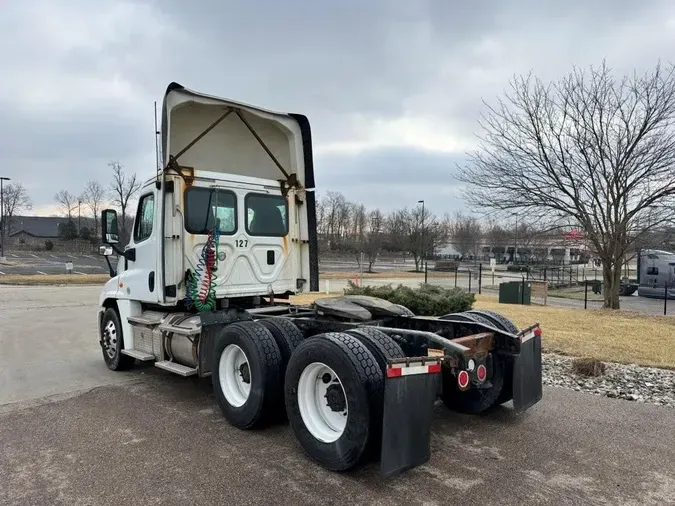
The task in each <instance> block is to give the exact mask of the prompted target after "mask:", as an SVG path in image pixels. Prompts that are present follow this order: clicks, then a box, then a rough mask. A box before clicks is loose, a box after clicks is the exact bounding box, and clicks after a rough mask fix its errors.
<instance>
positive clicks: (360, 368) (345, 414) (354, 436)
mask: <svg viewBox="0 0 675 506" xmlns="http://www.w3.org/2000/svg"><path fill="white" fill-rule="evenodd" d="M329 389H330V390H329ZM383 392H384V371H383V369H382V368H381V366H380V365H379V364H378V361H377V359H376V357H375V356H374V355H373V353H372V352H371V351H369V349H368V347H366V346H365V345H364V343H363V342H362V341H361V340H359V339H358V338H357V337H355V336H354V335H349V334H347V333H338V332H331V333H326V334H320V335H318V336H315V337H313V338H312V339H307V340H306V341H304V342H303V343H302V344H300V346H298V348H297V349H296V350H295V352H294V353H293V355H292V356H291V360H290V362H289V363H288V368H287V370H286V380H285V398H286V412H287V414H288V419H289V422H290V424H291V428H292V429H293V432H294V434H295V437H296V439H297V440H298V442H299V443H300V445H301V446H302V448H303V449H304V450H305V452H306V453H307V454H308V455H309V456H310V457H311V458H312V459H314V460H315V461H317V462H318V463H320V464H321V465H322V466H324V467H325V468H327V469H329V470H331V471H346V470H348V469H351V468H354V467H355V466H357V465H358V464H360V463H361V462H363V461H364V460H365V459H366V457H369V456H372V455H373V454H374V453H375V452H376V450H377V448H379V444H380V437H379V434H380V432H381V425H382V404H383V398H384V397H383Z"/></svg>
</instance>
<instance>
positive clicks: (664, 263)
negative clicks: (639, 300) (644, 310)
mask: <svg viewBox="0 0 675 506" xmlns="http://www.w3.org/2000/svg"><path fill="white" fill-rule="evenodd" d="M638 270H639V273H638V276H639V277H638V279H639V288H638V295H639V296H641V297H651V298H658V299H663V298H664V297H665V296H666V293H667V295H668V298H669V299H675V253H670V252H668V251H661V250H643V251H641V252H640V259H639V266H638Z"/></svg>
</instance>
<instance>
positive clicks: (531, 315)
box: [475, 296, 675, 368]
mask: <svg viewBox="0 0 675 506" xmlns="http://www.w3.org/2000/svg"><path fill="white" fill-rule="evenodd" d="M475 308H476V309H491V310H493V311H498V312H500V313H502V314H503V315H504V316H506V317H508V318H510V319H511V320H513V322H514V323H515V324H516V325H518V326H519V327H521V328H522V327H526V326H528V325H531V324H532V323H535V322H537V323H539V324H540V325H541V328H542V331H543V334H542V335H543V343H544V349H545V350H546V351H549V352H556V353H563V354H566V355H572V356H576V357H589V358H594V359H596V360H603V361H607V362H621V363H636V364H641V365H652V366H658V367H668V368H675V318H673V317H669V316H648V315H642V314H636V313H630V312H627V311H620V312H617V311H612V310H607V309H589V310H583V309H572V308H558V307H550V306H520V305H513V304H499V303H498V302H497V299H496V298H494V297H487V296H478V297H477V301H476V304H475Z"/></svg>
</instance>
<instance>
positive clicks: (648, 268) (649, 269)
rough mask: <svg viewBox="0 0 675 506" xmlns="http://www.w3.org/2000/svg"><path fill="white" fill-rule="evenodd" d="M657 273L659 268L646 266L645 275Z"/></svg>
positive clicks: (655, 274)
mask: <svg viewBox="0 0 675 506" xmlns="http://www.w3.org/2000/svg"><path fill="white" fill-rule="evenodd" d="M658 274H659V268H658V267H647V275H648V276H657V275H658Z"/></svg>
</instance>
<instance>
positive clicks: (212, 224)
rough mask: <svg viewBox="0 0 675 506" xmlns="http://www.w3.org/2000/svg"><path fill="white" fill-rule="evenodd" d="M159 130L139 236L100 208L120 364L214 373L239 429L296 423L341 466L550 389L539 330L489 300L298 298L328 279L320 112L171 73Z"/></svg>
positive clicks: (105, 316)
mask: <svg viewBox="0 0 675 506" xmlns="http://www.w3.org/2000/svg"><path fill="white" fill-rule="evenodd" d="M158 134H159V138H160V139H161V140H159V142H158V144H159V145H160V148H159V149H158V152H160V153H161V165H159V166H160V167H162V169H161V170H158V171H157V173H156V174H155V176H154V177H152V178H151V179H150V180H149V181H147V183H145V185H144V186H143V187H142V189H141V191H140V193H139V200H138V208H137V212H136V215H135V218H134V221H133V225H132V227H130V228H131V230H130V231H129V233H128V235H129V238H128V244H127V245H126V246H124V247H122V246H121V244H120V239H121V237H120V232H123V231H122V230H121V229H120V228H118V216H117V213H116V211H114V210H111V209H106V210H104V211H103V212H102V216H101V227H102V230H101V232H102V233H101V237H102V238H103V243H104V245H103V246H101V251H100V253H101V255H103V256H104V257H105V258H106V260H107V261H108V266H109V267H110V275H111V279H110V280H109V281H108V282H107V283H106V284H105V286H104V288H103V290H102V293H101V295H100V301H99V306H100V307H99V312H98V329H99V342H100V345H101V348H102V352H103V359H104V360H105V362H106V364H107V366H108V367H109V368H110V369H112V370H116V371H118V370H122V369H128V368H130V367H132V366H133V365H134V364H135V363H136V361H141V362H152V363H154V365H155V366H156V367H158V368H161V369H164V370H166V371H169V372H171V373H174V374H178V375H181V376H193V375H194V376H198V377H200V378H205V377H209V376H210V381H211V382H212V384H213V392H214V396H215V399H216V401H217V403H218V405H219V407H220V409H221V411H222V413H223V415H224V417H225V418H226V419H227V421H228V422H229V423H230V424H231V425H233V426H234V427H237V428H239V429H250V428H253V427H260V426H263V425H265V424H270V423H279V422H280V421H282V420H284V419H287V420H288V422H289V423H290V426H291V428H292V430H293V433H294V434H295V437H296V439H297V441H298V442H299V444H300V446H301V447H302V448H303V449H304V450H305V452H306V453H307V454H308V455H309V457H311V458H312V459H314V460H315V461H316V462H318V463H319V464H320V465H322V466H324V467H325V468H327V469H330V470H333V471H344V470H348V469H352V468H354V467H355V466H358V465H359V464H361V463H364V462H368V461H371V462H377V461H378V460H379V465H380V470H381V472H382V474H384V475H385V476H391V475H395V474H397V473H400V472H402V471H404V470H406V469H410V468H413V467H415V466H417V465H420V464H422V463H424V462H426V461H427V460H428V459H429V458H430V444H429V442H430V431H431V423H432V413H433V406H434V405H435V404H436V402H437V401H439V400H440V401H442V403H444V404H445V406H447V407H448V408H449V409H451V410H455V411H459V412H463V413H474V414H476V413H481V412H485V411H487V410H489V409H491V408H494V407H495V406H499V405H501V404H504V403H507V402H512V405H513V410H514V411H515V412H517V413H520V412H523V411H525V410H526V409H528V408H529V407H531V406H532V405H534V404H535V403H537V402H538V401H539V400H540V399H541V396H542V376H541V331H540V328H539V326H538V325H537V324H534V325H532V326H530V327H528V328H526V329H522V330H520V329H518V328H517V327H516V326H515V325H514V324H513V323H512V322H511V321H509V320H508V319H506V318H504V317H503V316H501V315H499V314H497V313H494V312H491V311H466V312H463V313H455V314H448V315H445V316H442V317H439V318H428V317H425V318H422V317H417V316H415V315H414V314H413V313H412V312H411V311H410V310H409V309H407V308H405V307H403V306H400V305H396V304H392V303H390V302H388V301H385V300H381V299H376V298H372V297H364V296H363V297H362V296H343V297H326V298H318V299H316V300H315V302H313V303H311V304H306V305H302V304H293V303H292V299H291V297H292V296H294V295H297V294H300V293H303V292H316V291H318V289H319V269H318V249H317V227H316V211H315V193H314V189H315V184H314V168H313V161H312V140H311V132H310V125H309V122H308V120H307V118H306V117H305V116H302V115H300V114H287V113H277V112H272V111H268V110H265V109H261V108H259V107H253V106H250V105H246V104H243V103H238V102H234V101H231V100H227V99H223V98H219V97H214V96H209V95H206V94H203V93H198V92H195V91H191V90H188V89H186V88H184V87H183V86H181V85H179V84H177V83H171V84H170V85H169V86H168V88H167V90H166V94H165V96H164V101H163V106H162V111H161V129H160V130H159V132H158ZM123 242H127V240H124V241H123ZM113 255H115V256H117V258H118V262H117V266H116V268H113V266H112V263H111V261H110V258H111V256H113Z"/></svg>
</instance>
